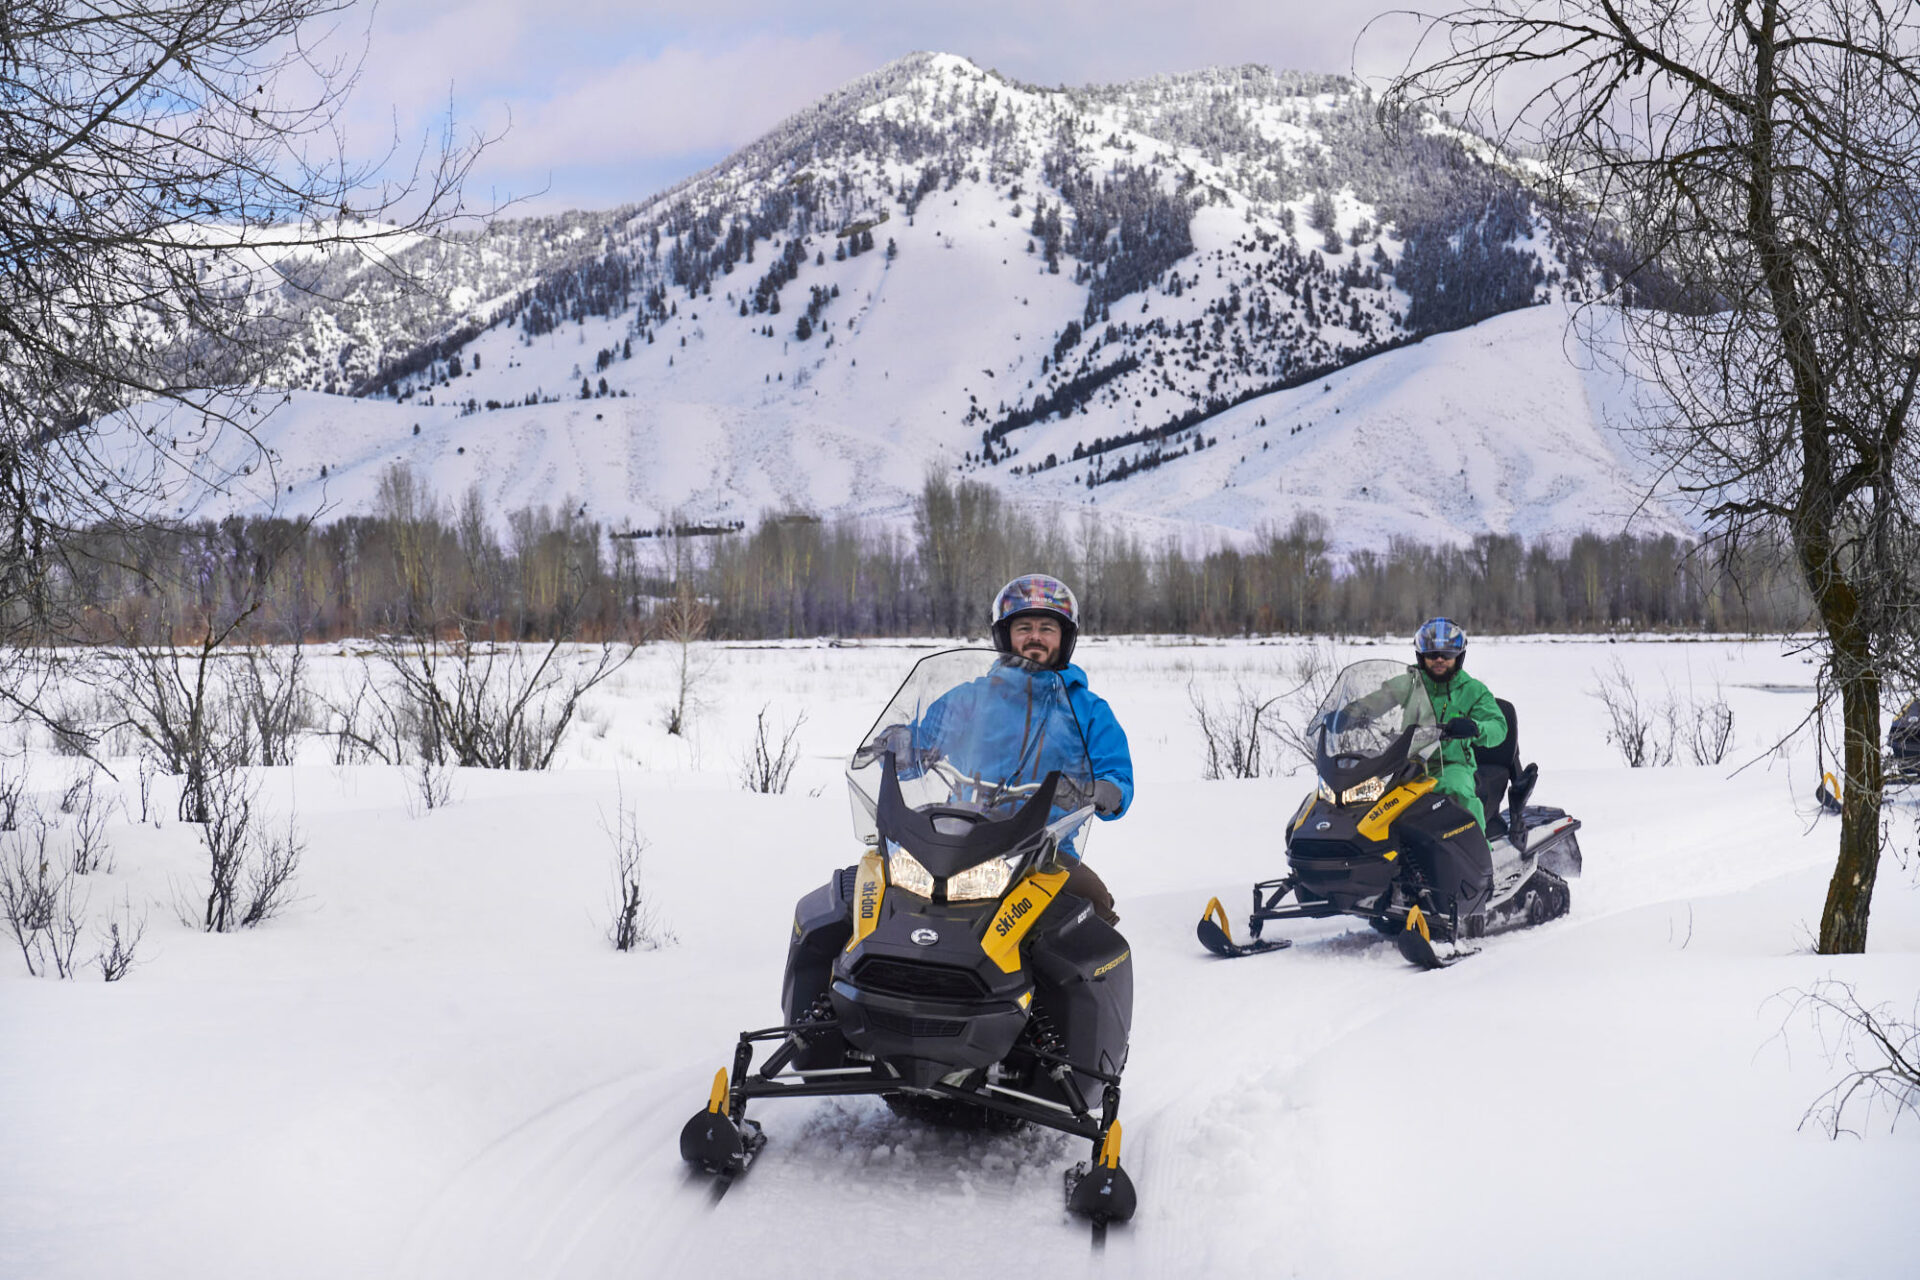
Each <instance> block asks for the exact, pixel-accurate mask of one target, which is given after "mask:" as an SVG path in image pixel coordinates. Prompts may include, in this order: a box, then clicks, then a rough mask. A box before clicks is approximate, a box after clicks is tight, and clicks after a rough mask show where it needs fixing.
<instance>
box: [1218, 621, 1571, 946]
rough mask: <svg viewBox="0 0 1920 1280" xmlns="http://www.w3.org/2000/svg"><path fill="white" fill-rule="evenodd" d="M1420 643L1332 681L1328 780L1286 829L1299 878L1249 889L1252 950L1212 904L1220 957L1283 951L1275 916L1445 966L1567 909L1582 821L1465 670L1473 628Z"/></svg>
mask: <svg viewBox="0 0 1920 1280" xmlns="http://www.w3.org/2000/svg"><path fill="white" fill-rule="evenodd" d="M1416 649H1417V653H1418V657H1419V659H1420V662H1419V665H1418V666H1408V665H1406V664H1404V663H1401V662H1397V661H1394V660H1392V659H1386V658H1374V659H1367V660H1364V661H1361V662H1357V663H1354V664H1353V665H1352V666H1350V667H1347V668H1346V669H1345V670H1343V671H1341V672H1340V673H1339V674H1338V675H1337V676H1336V677H1335V678H1334V681H1333V685H1332V687H1331V688H1330V689H1329V690H1328V691H1327V694H1326V696H1325V698H1324V699H1322V701H1321V703H1320V705H1319V707H1318V708H1317V709H1316V711H1315V713H1314V715H1313V718H1312V720H1311V721H1310V722H1309V725H1308V733H1309V735H1310V738H1311V741H1312V743H1313V752H1314V766H1315V772H1316V773H1317V774H1318V785H1317V787H1316V788H1315V790H1314V792H1313V793H1312V794H1310V795H1308V796H1307V798H1306V799H1305V800H1304V801H1303V802H1302V803H1301V805H1300V808H1299V809H1298V810H1297V811H1296V812H1295V813H1294V816H1293V820H1292V821H1291V822H1289V823H1288V824H1287V826H1286V852H1287V865H1288V873H1287V874H1286V875H1285V876H1282V877H1280V878H1278V879H1274V880H1263V881H1261V882H1259V883H1258V884H1256V885H1254V887H1253V911H1252V913H1251V914H1250V915H1249V916H1248V917H1247V927H1248V930H1249V932H1250V933H1251V934H1252V939H1251V941H1248V942H1244V943H1236V942H1235V941H1234V940H1233V936H1232V932H1231V929H1230V928H1229V924H1228V920H1227V915H1226V910H1225V908H1223V907H1222V906H1221V905H1220V900H1219V899H1218V898H1215V899H1213V900H1212V901H1210V902H1209V903H1208V904H1207V909H1206V911H1205V912H1204V913H1202V915H1201V919H1200V923H1199V925H1198V929H1197V932H1198V936H1199V940H1200V942H1201V943H1202V945H1204V946H1205V947H1206V948H1207V949H1208V950H1209V951H1212V952H1214V953H1215V954H1216V955H1222V956H1241V955H1251V954H1254V953H1257V952H1262V951H1277V950H1280V949H1283V948H1285V947H1287V946H1289V945H1290V944H1291V940H1290V939H1285V938H1281V939H1268V938H1263V937H1262V936H1261V932H1262V929H1263V928H1264V926H1265V925H1266V924H1268V923H1269V922H1272V921H1276V920H1305V919H1319V918H1324V917H1328V916H1336V915H1351V916H1357V917H1359V918H1361V919H1363V920H1366V921H1367V922H1368V923H1369V924H1371V925H1372V926H1373V927H1374V928H1375V929H1377V930H1380V931H1381V932H1383V933H1386V934H1388V935H1390V936H1392V937H1394V938H1395V941H1396V944H1397V945H1398V947H1399V949H1400V951H1401V954H1403V955H1405V956H1406V957H1407V959H1409V960H1411V961H1413V962H1414V963H1415V964H1418V965H1421V966H1422V967H1425V968H1436V967H1440V966H1443V965H1446V964H1449V963H1451V962H1452V961H1453V960H1454V959H1457V958H1459V957H1461V956H1463V955H1466V954H1470V953H1471V950H1472V947H1471V944H1470V941H1469V940H1471V939H1473V938H1477V937H1479V936H1481V935H1482V934H1484V933H1491V932H1498V931H1501V930H1504V929H1508V928H1515V927H1520V926H1524V925H1529V924H1539V923H1542V922H1544V921H1547V920H1551V919H1554V918H1555V917H1557V916H1560V915H1563V914H1565V913H1566V910H1567V907H1568V902H1569V894H1568V890H1567V884H1566V877H1567V876H1570V875H1571V876H1577V875H1579V874H1580V847H1579V843H1578V841H1577V840H1576V839H1575V836H1574V832H1575V831H1577V830H1578V829H1579V826H1580V824H1579V822H1578V820H1576V819H1574V818H1572V817H1569V816H1568V815H1567V814H1566V813H1565V811H1563V810H1559V809H1549V808H1546V807H1545V806H1536V805H1530V804H1528V803H1527V801H1528V798H1529V796H1530V795H1531V793H1532V791H1533V787H1534V783H1535V782H1536V780H1537V778H1538V776H1539V775H1538V766H1537V765H1530V764H1529V765H1522V763H1521V762H1520V759H1519V755H1518V752H1517V750H1516V746H1515V741H1514V734H1513V728H1514V713H1513V710H1512V708H1511V705H1510V704H1505V703H1501V702H1498V701H1497V700H1495V699H1493V698H1492V696H1491V695H1490V694H1488V693H1487V692H1486V687H1485V686H1484V685H1482V684H1480V683H1479V681H1477V680H1473V681H1469V680H1467V678H1465V677H1462V676H1461V675H1460V674H1459V669H1458V663H1459V659H1460V656H1461V655H1462V654H1463V653H1464V651H1465V649H1466V635H1465V633H1464V632H1462V631H1461V630H1460V629H1459V627H1457V626H1455V625H1454V624H1453V623H1452V622H1450V621H1448V620H1447V619H1444V618H1438V619H1434V620H1433V621H1432V622H1429V623H1428V624H1426V625H1425V626H1423V627H1421V629H1420V635H1419V637H1418V640H1417V642H1416ZM1488 739H1491V742H1490V743H1487V740H1488ZM1476 741H1479V742H1482V743H1487V745H1483V746H1481V747H1479V748H1478V749H1477V750H1476V751H1470V750H1468V747H1469V746H1470V745H1471V744H1473V743H1475V742H1476ZM1449 748H1452V750H1449ZM1476 765H1477V766H1478V768H1477V770H1476ZM1503 795H1504V797H1505V798H1506V800H1507V808H1506V812H1505V814H1502V813H1501V812H1500V808H1499V801H1500V799H1501V797H1502V796H1503ZM1489 801H1491V803H1492V808H1493V817H1494V818H1495V819H1496V822H1495V824H1494V825H1495V826H1496V827H1497V830H1495V831H1493V832H1489V830H1488V824H1487V823H1486V822H1485V820H1484V819H1483V817H1482V814H1483V813H1485V812H1486V810H1485V809H1484V808H1483V805H1485V804H1486V803H1487V802H1489ZM1490 835H1491V837H1492V838H1491V839H1490V838H1489V837H1490ZM1435 943H1442V944H1446V946H1447V949H1446V950H1444V951H1443V950H1437V949H1436V948H1435V945H1434V944H1435Z"/></svg>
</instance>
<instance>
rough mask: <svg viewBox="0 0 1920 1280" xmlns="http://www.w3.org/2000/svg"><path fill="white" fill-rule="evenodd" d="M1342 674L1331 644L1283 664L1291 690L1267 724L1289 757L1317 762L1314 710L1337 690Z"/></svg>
mask: <svg viewBox="0 0 1920 1280" xmlns="http://www.w3.org/2000/svg"><path fill="white" fill-rule="evenodd" d="M1339 674H1340V669H1339V668H1338V667H1336V666H1335V665H1334V661H1333V649H1332V647H1331V646H1330V645H1327V644H1309V645H1306V646H1304V647H1303V648H1299V649H1295V650H1294V651H1293V652H1292V653H1291V654H1289V655H1288V657H1287V660H1286V661H1285V662H1284V663H1283V664H1282V665H1281V668H1280V678H1281V680H1282V681H1283V682H1284V683H1285V684H1286V686H1287V691H1286V692H1285V693H1283V694H1281V695H1280V704H1279V707H1278V709H1277V711H1276V713H1275V714H1274V715H1271V716H1269V717H1268V718H1267V722H1268V732H1270V733H1272V734H1273V736H1274V739H1275V740H1276V741H1278V742H1279V744H1280V748H1281V750H1282V751H1283V752H1284V753H1285V754H1287V755H1289V756H1293V757H1296V758H1298V759H1300V760H1304V761H1306V762H1307V763H1308V764H1311V763H1313V756H1314V750H1315V747H1316V746H1317V745H1318V739H1317V738H1316V737H1315V735H1314V734H1312V733H1310V732H1308V730H1307V725H1308V724H1309V723H1310V722H1311V721H1312V720H1313V713H1314V711H1315V710H1316V709H1317V708H1318V707H1319V706H1320V704H1321V703H1322V702H1325V701H1326V699H1327V694H1329V693H1330V692H1332V691H1333V679H1334V677H1335V676H1337V675H1339Z"/></svg>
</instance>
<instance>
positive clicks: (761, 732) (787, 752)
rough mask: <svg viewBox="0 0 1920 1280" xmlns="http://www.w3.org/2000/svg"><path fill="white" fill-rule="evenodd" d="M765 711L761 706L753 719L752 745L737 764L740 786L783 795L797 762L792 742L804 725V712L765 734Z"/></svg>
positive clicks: (796, 750) (795, 747) (798, 751)
mask: <svg viewBox="0 0 1920 1280" xmlns="http://www.w3.org/2000/svg"><path fill="white" fill-rule="evenodd" d="M767 710H768V708H767V707H761V708H760V710H759V712H758V713H756V714H755V716H754V717H753V744H752V745H751V746H750V747H748V749H747V754H746V756H745V758H743V759H742V760H741V761H740V785H741V786H743V787H745V788H746V789H747V790H749V791H758V792H760V793H761V794H762V795H785V794H786V791H787V783H788V782H790V781H791V780H792V778H793V766H794V765H796V764H798V763H799V762H800V748H799V747H798V746H796V745H795V743H794V739H795V738H796V737H797V736H798V735H799V733H800V726H801V725H803V724H805V723H806V722H807V713H806V712H804V711H802V712H801V713H800V718H799V719H797V720H795V721H794V722H793V723H792V724H790V725H786V726H784V727H782V728H780V729H776V730H773V731H772V732H769V731H768V729H767ZM776 739H777V741H776Z"/></svg>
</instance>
